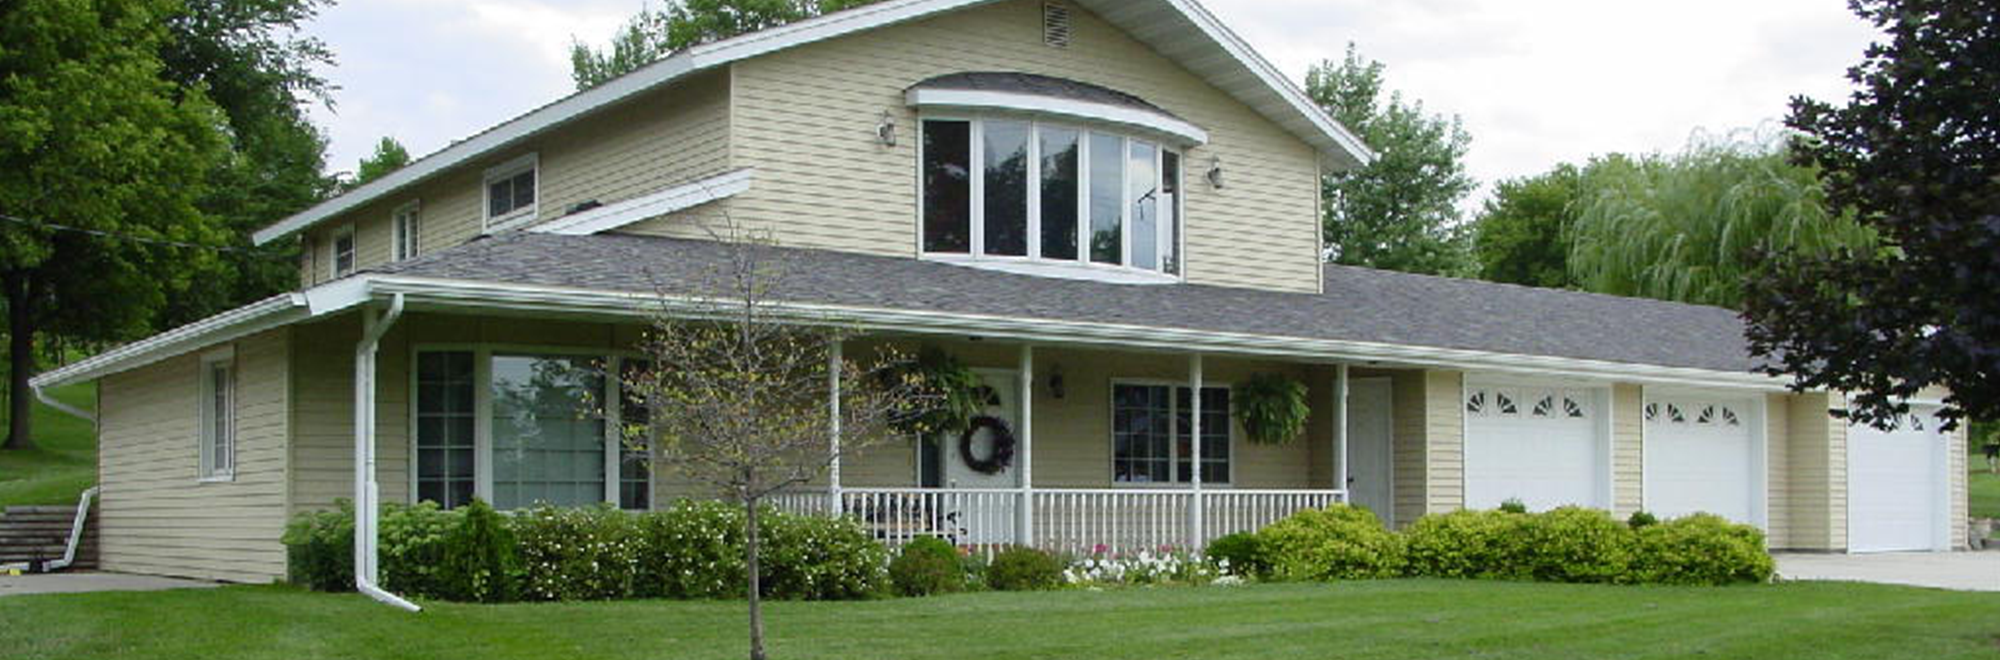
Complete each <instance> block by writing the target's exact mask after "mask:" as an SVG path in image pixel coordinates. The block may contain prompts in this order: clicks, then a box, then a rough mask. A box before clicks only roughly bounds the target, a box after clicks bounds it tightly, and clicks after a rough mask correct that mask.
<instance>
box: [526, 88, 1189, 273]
mask: <svg viewBox="0 0 2000 660" xmlns="http://www.w3.org/2000/svg"><path fill="white" fill-rule="evenodd" d="M927 121H962V122H966V123H967V124H968V125H969V129H970V130H969V131H968V132H967V133H968V136H969V140H970V142H971V144H970V145H968V146H969V149H968V151H967V156H968V163H967V169H968V170H969V172H970V180H969V181H968V183H969V184H970V188H971V190H970V193H971V194H970V196H969V199H970V202H969V204H970V206H971V209H969V210H970V214H969V215H970V217H969V219H968V220H969V224H968V226H967V231H968V237H967V238H968V241H967V243H968V245H969V249H968V250H967V251H966V252H962V253H961V252H932V251H929V250H926V249H925V246H924V224H925V223H926V222H927V221H928V218H926V217H924V216H925V210H924V209H925V207H924V175H923V166H924V141H923V125H924V122H927ZM988 121H1017V122H1026V123H1027V124H1028V125H1029V131H1028V145H1027V147H1028V158H1027V160H1028V174H1027V180H1028V184H1029V186H1028V194H1027V199H1028V228H1027V243H1028V254H1027V256H1012V255H996V254H986V232H985V222H986V218H985V215H986V210H985V206H986V204H985V202H986V176H985V172H986V169H985V167H986V150H985V143H984V140H985V137H986V134H985V126H986V122H988ZM1044 127H1049V128H1059V129H1064V130H1073V131H1076V132H1077V217H1076V232H1077V237H1076V258H1074V259H1063V260H1055V259H1045V258H1043V257H1042V235H1041V224H1042V213H1041V194H1040V191H1041V185H1042V181H1041V178H1042V177H1041V170H1042V145H1041V142H1042V141H1041V132H1042V129H1043V128H1044ZM917 133H918V135H917V159H916V167H917V171H916V176H915V180H916V187H917V232H916V234H917V237H916V238H917V246H916V247H917V254H918V255H920V258H922V259H925V260H930V261H939V262H943V263H950V264H955V265H961V266H968V267H972V268H984V269H990V270H998V271H1004V272H1011V273H1020V274H1026V275H1040V276H1044V277H1054V278H1060V279H1078V280H1092V281H1099V282H1112V283H1120V284H1171V283H1176V282H1184V281H1186V280H1187V272H1188V268H1187V261H1188V259H1187V234H1188V231H1187V217H1186V216H1187V212H1186V209H1187V203H1186V200H1185V198H1186V196H1187V191H1188V187H1187V163H1188V160H1187V153H1186V151H1185V150H1184V149H1181V148H1178V147H1176V146H1173V145H1169V144H1167V143H1164V142H1161V141H1159V140H1157V139H1152V138H1149V137H1148V136H1143V135H1132V134H1131V132H1130V131H1129V129H1122V130H1121V129H1120V128H1119V127H1116V126H1111V127H1107V126H1103V125H1098V126H1092V125H1090V124H1078V123H1070V122H1061V121H1042V120H1040V119H1036V118H1029V117H1020V116H1012V115H995V114H985V113H970V114H952V113H940V114H932V113H925V114H923V115H920V116H919V117H918V118H917ZM1093 133H1096V134H1099V135H1105V136H1109V137H1116V138H1118V140H1119V145H1120V147H1119V148H1120V150H1121V151H1122V152H1123V153H1122V154H1121V159H1120V167H1119V173H1120V175H1121V176H1122V177H1123V178H1124V179H1125V180H1123V181H1120V182H1119V186H1118V192H1119V196H1120V200H1121V201H1120V203H1119V206H1118V222H1119V226H1120V227H1121V231H1120V232H1119V239H1120V241H1121V243H1120V246H1119V255H1118V261H1119V263H1116V264H1105V263H1098V262H1095V261H1092V260H1091V258H1090V220H1091V219H1090V150H1091V146H1090V142H1091V140H1090V138H1091V135H1092V134H1093ZM1134 140H1139V141H1142V142H1147V143H1150V144H1152V145H1153V147H1154V148H1153V175H1154V176H1155V177H1158V178H1161V180H1162V181H1164V176H1165V172H1166V154H1167V153H1168V152H1173V153H1175V154H1176V155H1177V156H1179V157H1180V160H1181V167H1180V174H1181V180H1180V182H1179V185H1178V186H1177V187H1178V189H1179V190H1180V196H1179V197H1177V198H1176V199H1175V204H1176V208H1175V209H1173V210H1174V215H1173V218H1172V219H1173V220H1175V221H1178V222H1179V223H1180V224H1181V228H1180V231H1178V232H1176V231H1170V230H1169V228H1168V227H1167V225H1166V224H1165V221H1166V220H1167V219H1168V216H1167V214H1166V213H1165V211H1166V210H1167V209H1165V208H1164V207H1163V206H1162V204H1163V201H1162V200H1163V198H1164V197H1165V195H1164V194H1155V196H1154V201H1153V204H1154V206H1155V210H1154V213H1153V217H1154V220H1155V222H1156V223H1157V224H1156V226H1155V228H1154V240H1155V241H1157V247H1156V248H1155V249H1154V263H1153V264H1152V266H1153V268H1152V269H1151V270H1148V269H1145V268H1140V267H1137V266H1134V265H1132V236H1133V231H1132V227H1131V221H1132V219H1131V213H1130V210H1131V208H1132V205H1133V200H1132V199H1131V192H1132V191H1131V182H1130V178H1131V171H1132V168H1131V167H1130V164H1131V154H1132V142H1133V141H1134ZM537 180H538V181H539V179H537ZM1169 252H1171V253H1172V254H1173V255H1175V256H1176V257H1177V258H1178V259H1179V264H1178V268H1177V270H1178V271H1179V272H1177V273H1172V274H1169V273H1167V272H1165V270H1164V269H1165V267H1166V258H1167V255H1168V253H1169Z"/></svg>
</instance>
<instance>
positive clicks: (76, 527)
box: [0, 383, 98, 573]
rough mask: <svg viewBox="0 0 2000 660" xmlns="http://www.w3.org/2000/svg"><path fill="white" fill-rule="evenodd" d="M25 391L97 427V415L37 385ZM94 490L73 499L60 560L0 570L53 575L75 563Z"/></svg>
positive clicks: (93, 487)
mask: <svg viewBox="0 0 2000 660" xmlns="http://www.w3.org/2000/svg"><path fill="white" fill-rule="evenodd" d="M29 389H30V390H33V391H34V393H35V400H36V401H40V402H42V405H45V406H48V407H50V408H54V409H56V410H60V411H62V412H64V413H66V414H68V415H70V416H72V417H75V418H77V419H81V420H83V421H86V422H90V425H91V427H92V428H96V427H97V415H94V414H91V412H90V411H88V410H84V409H82V408H78V407H76V406H72V405H69V404H67V403H63V402H62V401H59V400H57V399H56V398H55V397H53V396H49V393H48V392H47V391H45V390H43V389H42V386H40V385H35V384H33V383H29ZM97 488H98V487H97V486H91V487H89V488H86V489H84V491H83V494H82V495H81V496H79V497H77V498H76V517H74V518H71V519H70V523H69V544H68V545H65V546H64V547H63V556H62V559H52V560H49V561H45V562H41V563H39V564H37V563H35V562H24V563H14V564H0V571H29V572H35V573H53V572H56V571H60V570H62V569H65V568H69V565H70V564H73V563H76V549H77V546H80V545H82V544H83V526H84V523H85V521H86V520H87V519H88V518H89V516H90V501H91V500H92V499H95V498H96V497H97Z"/></svg>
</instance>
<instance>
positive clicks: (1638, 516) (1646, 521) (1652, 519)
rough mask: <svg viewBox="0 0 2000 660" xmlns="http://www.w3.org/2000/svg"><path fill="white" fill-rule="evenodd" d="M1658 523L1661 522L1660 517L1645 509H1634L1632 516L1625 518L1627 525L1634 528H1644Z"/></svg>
mask: <svg viewBox="0 0 2000 660" xmlns="http://www.w3.org/2000/svg"><path fill="white" fill-rule="evenodd" d="M1658 524H1660V519H1659V517H1657V516H1654V515H1653V514H1651V513H1647V512H1645V511H1633V512H1632V515H1631V517H1629V518H1626V519H1625V526H1626V527H1630V528H1632V529H1644V528H1647V527H1651V526H1653V525H1658Z"/></svg>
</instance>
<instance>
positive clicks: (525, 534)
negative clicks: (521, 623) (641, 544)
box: [512, 505, 638, 600]
mask: <svg viewBox="0 0 2000 660" xmlns="http://www.w3.org/2000/svg"><path fill="white" fill-rule="evenodd" d="M512 523H513V525H512V527H513V530H514V536H515V538H516V540H517V542H518V543H519V547H520V556H521V572H522V580H521V584H520V587H521V593H522V596H523V597H526V598H531V599H536V600H602V599H609V598H625V597H628V596H630V595H631V594H632V580H633V576H634V575H635V574H636V573H637V566H638V543H636V542H635V541H634V536H635V534H634V533H633V531H634V530H633V525H632V516H630V515H629V514H626V513H625V512H623V511H619V510H618V509H616V508H613V507H611V506H610V505H598V506H593V507H583V508H559V507H553V506H547V505H540V506H535V507H532V508H529V509H527V510H524V511H517V512H515V513H514V516H513V519H512Z"/></svg>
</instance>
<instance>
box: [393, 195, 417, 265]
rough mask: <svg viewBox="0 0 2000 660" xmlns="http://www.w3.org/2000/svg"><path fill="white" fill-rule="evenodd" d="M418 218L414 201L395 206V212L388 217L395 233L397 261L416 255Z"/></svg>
mask: <svg viewBox="0 0 2000 660" xmlns="http://www.w3.org/2000/svg"><path fill="white" fill-rule="evenodd" d="M418 220H419V218H418V216H417V203H416V202H410V203H408V204H404V205H402V206H399V207H396V212H395V213H394V214H393V217H391V218H390V225H391V227H392V229H393V230H394V232H395V235H396V236H395V238H396V260H397V261H402V260H404V259H408V258H410V257H414V256H417V231H418V225H417V222H418Z"/></svg>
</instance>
